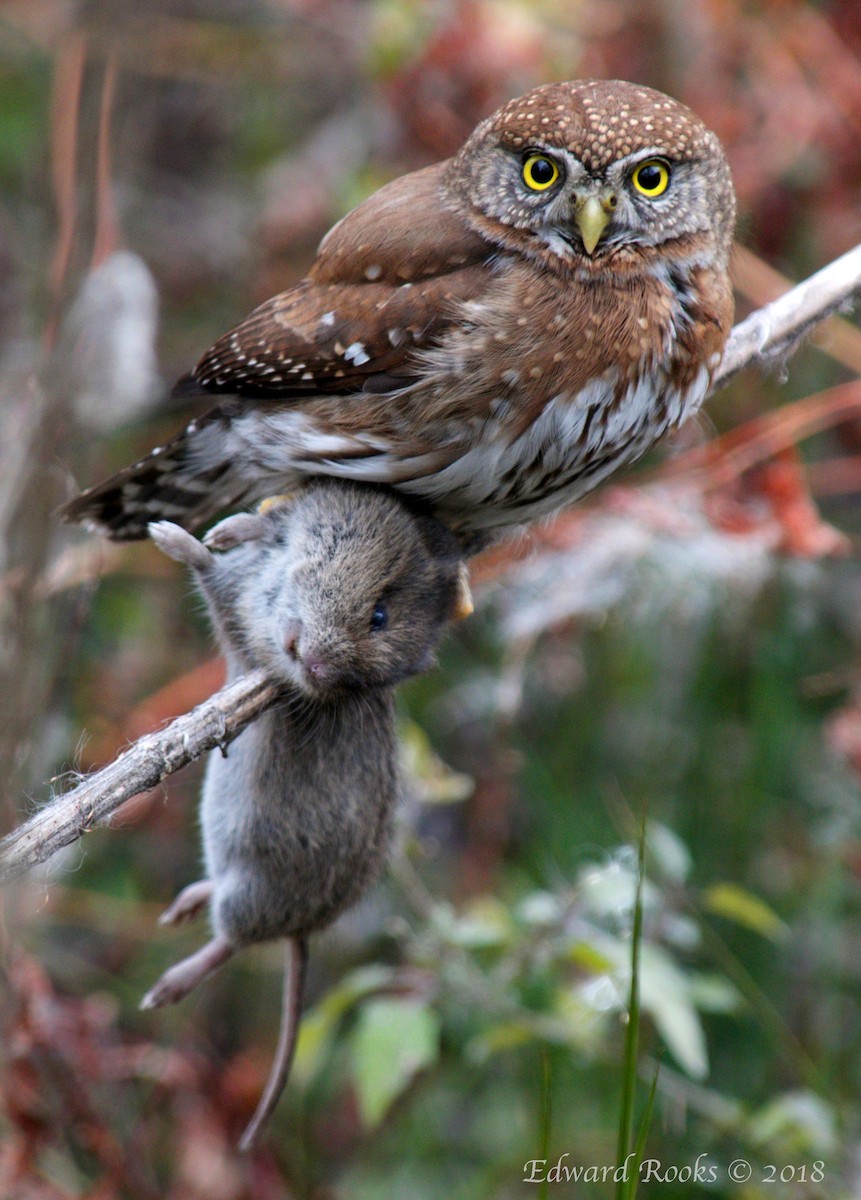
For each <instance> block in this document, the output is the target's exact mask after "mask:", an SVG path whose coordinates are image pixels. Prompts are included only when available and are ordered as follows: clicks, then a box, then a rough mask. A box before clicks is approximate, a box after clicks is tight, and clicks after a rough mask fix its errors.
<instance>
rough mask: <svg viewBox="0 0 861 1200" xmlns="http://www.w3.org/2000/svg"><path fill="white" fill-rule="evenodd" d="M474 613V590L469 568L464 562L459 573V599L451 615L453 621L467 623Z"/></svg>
mask: <svg viewBox="0 0 861 1200" xmlns="http://www.w3.org/2000/svg"><path fill="white" fill-rule="evenodd" d="M474 612H475V605H474V604H473V601H472V588H471V587H470V586H469V567H468V566H467V565H466V563H464V562H462V563H461V564H460V566H459V567H458V572H457V599H456V600H455V605H454V612H453V613H452V615H451V619H452V620H453V621H465V620H466V618H467V617H471V616H472V614H473V613H474Z"/></svg>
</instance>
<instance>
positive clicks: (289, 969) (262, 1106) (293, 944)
mask: <svg viewBox="0 0 861 1200" xmlns="http://www.w3.org/2000/svg"><path fill="white" fill-rule="evenodd" d="M307 968H308V941H307V939H306V938H303V937H291V938H288V939H287V961H286V963H285V966H284V1000H283V1008H282V1010H281V1031H280V1033H279V1034H278V1047H277V1049H276V1051H275V1059H274V1061H273V1063H272V1070H271V1072H270V1074H269V1079H268V1081H267V1083H266V1089H265V1091H264V1092H263V1095H262V1096H261V1098H260V1103H259V1104H258V1105H257V1111H256V1112H255V1114H254V1116H253V1117H252V1118H251V1121H250V1122H249V1124H248V1128H247V1129H246V1130H245V1132H244V1133H243V1135H242V1137H241V1139H240V1141H239V1149H240V1150H241V1151H243V1153H244V1152H245V1151H246V1150H251V1149H252V1148H253V1146H254V1145H255V1143H256V1141H257V1137H258V1135H259V1133H260V1131H261V1130H262V1129H263V1127H264V1125H265V1124H266V1122H267V1121H268V1120H269V1117H270V1116H271V1115H272V1110H273V1109H274V1108H275V1105H276V1104H277V1103H278V1097H279V1096H280V1095H281V1093H282V1092H283V1091H284V1085H285V1084H286V1083H287V1077H288V1075H289V1074H290V1067H291V1064H292V1062H293V1052H294V1051H295V1049H296V1035H297V1034H298V1032H299V1021H300V1018H301V1016H302V996H303V993H304V991H305V974H306V971H307Z"/></svg>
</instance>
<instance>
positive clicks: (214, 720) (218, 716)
mask: <svg viewBox="0 0 861 1200" xmlns="http://www.w3.org/2000/svg"><path fill="white" fill-rule="evenodd" d="M858 292H861V246H856V247H854V248H853V249H852V250H849V251H848V252H847V253H846V254H844V255H842V257H840V258H838V259H835V261H834V262H832V263H829V264H828V266H826V267H823V268H822V269H821V270H820V271H817V273H816V274H815V275H812V276H811V277H810V278H809V279H807V280H805V281H804V282H802V283H799V284H797V285H796V286H795V287H794V288H791V289H790V290H789V291H788V292H786V293H785V295H783V296H781V297H780V298H779V299H777V300H775V301H773V302H772V303H771V304H768V305H766V306H765V307H764V308H761V309H758V310H757V311H756V312H753V313H751V315H750V316H749V317H747V318H746V319H745V320H744V321H742V322H740V324H738V325H737V326H736V327H735V328H734V329H733V331H732V334H731V335H730V337H729V340H728V342H727V347H726V351H725V354H724V358H723V363H722V365H721V367H720V368H719V370H718V372H717V374H716V377H715V384H716V386H720V385H722V384H724V383H725V382H726V381H727V380H728V379H729V378H730V377H731V376H733V375H735V374H736V373H737V372H739V371H741V370H743V369H744V368H745V367H748V366H757V365H769V364H770V362H771V360H772V356H773V354H774V353H775V352H777V351H778V349H779V348H781V347H786V346H787V345H788V346H789V347H790V351H789V352H790V353H791V352H792V351H794V350H795V349H796V348H797V346H798V341H799V339H800V338H801V337H802V336H803V335H804V334H805V333H807V332H809V331H810V329H812V328H813V327H814V326H815V325H817V324H818V323H819V322H821V321H824V320H825V319H826V318H827V317H829V316H831V315H832V314H833V313H835V312H836V311H837V310H838V309H840V308H841V307H842V306H843V305H845V304H846V303H847V302H849V301H851V299H852V297H853V296H854V295H855V294H856V293H858ZM765 325H767V327H768V328H770V329H771V330H772V335H771V337H772V340H771V341H766V342H763V340H762V338H761V337H760V336H759V330H761V329H762V328H763V327H764V326H765ZM252 519H253V517H252ZM278 696H279V691H278V688H277V686H276V685H275V684H273V683H272V682H271V681H270V680H269V679H267V677H266V676H265V674H264V673H263V672H260V671H257V672H253V673H252V674H250V675H247V676H245V677H244V678H243V679H240V680H238V681H237V682H236V683H235V684H231V685H230V686H228V687H225V688H223V689H222V690H221V691H220V692H217V693H216V694H215V695H214V696H212V697H211V698H210V699H209V700H208V701H206V703H205V704H201V705H199V706H198V707H197V708H196V709H194V710H193V711H192V712H190V713H186V714H184V715H183V716H182V717H178V718H177V719H176V720H175V721H173V722H171V723H170V724H169V725H167V726H165V728H164V729H161V730H159V731H157V732H156V733H152V734H148V735H147V736H146V737H143V738H141V739H139V740H138V741H137V742H134V743H133V744H132V745H131V746H129V748H128V749H127V750H126V751H124V753H123V754H122V755H121V756H120V757H119V758H118V759H116V761H115V762H113V763H111V764H110V765H109V766H107V767H105V768H103V769H102V770H101V771H97V772H95V773H94V774H93V775H90V776H89V777H88V778H86V779H84V780H83V781H82V782H81V783H80V784H78V786H77V787H76V788H74V789H73V790H72V791H70V792H67V793H66V794H65V795H63V796H59V797H58V798H57V799H55V800H54V801H53V802H52V803H50V804H48V805H46V807H45V808H43V809H42V810H41V811H40V812H37V813H36V814H35V815H34V816H32V817H31V818H30V819H29V820H28V821H26V822H25V823H24V824H23V825H21V826H19V828H18V829H16V830H13V832H12V833H10V834H7V836H6V837H5V838H3V839H2V841H0V884H2V883H6V882H8V881H9V880H11V879H14V878H15V877H16V876H18V875H21V874H23V873H24V872H25V871H27V870H29V869H30V868H31V867H33V866H36V865H37V864H38V863H43V862H47V860H48V859H49V858H51V856H52V855H53V854H55V853H56V852H57V851H58V850H59V849H61V848H62V847H63V846H68V845H71V844H72V843H73V842H76V841H77V840H78V839H79V838H80V837H81V836H82V835H83V833H84V832H85V831H86V830H87V829H89V828H92V827H93V826H98V825H103V824H105V823H107V821H108V820H109V818H110V815H111V813H113V812H114V811H115V810H116V809H118V808H119V807H120V805H121V804H123V803H125V801H126V800H129V799H131V798H132V797H133V796H136V795H138V794H139V793H141V792H143V791H147V790H148V789H149V788H153V787H156V786H157V785H158V784H159V783H160V782H161V780H163V779H164V778H165V777H166V776H167V775H170V774H171V773H172V772H174V771H178V770H179V769H180V767H183V766H185V765H186V764H187V763H189V762H192V761H193V760H194V759H196V758H199V757H200V755H201V754H204V753H205V752H206V751H207V750H209V749H211V748H212V747H213V746H215V745H219V744H223V745H225V746H226V745H228V744H229V743H230V742H231V741H232V740H233V739H234V738H235V737H236V736H237V734H238V733H239V732H240V731H241V730H242V729H243V728H244V727H245V726H246V725H247V724H249V723H250V722H251V721H254V720H256V718H257V717H258V716H260V714H261V713H262V712H264V711H265V710H266V709H267V708H268V707H270V706H271V705H272V704H274V703H275V702H276V701H277V699H278Z"/></svg>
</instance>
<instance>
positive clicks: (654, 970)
mask: <svg viewBox="0 0 861 1200" xmlns="http://www.w3.org/2000/svg"><path fill="white" fill-rule="evenodd" d="M640 1003H641V1005H642V1007H643V1008H644V1009H645V1010H646V1011H647V1012H648V1013H649V1015H650V1016H651V1018H652V1020H653V1021H654V1022H655V1025H656V1027H657V1029H658V1032H659V1033H660V1034H661V1037H662V1038H663V1039H664V1041H665V1042H666V1044H667V1046H668V1047H669V1048H670V1050H671V1052H672V1055H673V1057H674V1058H675V1060H676V1062H678V1064H679V1065H680V1066H681V1067H683V1068H684V1070H685V1071H687V1073H688V1074H689V1075H690V1076H691V1077H692V1078H694V1079H702V1078H704V1076H706V1075H707V1074H708V1054H707V1052H706V1040H705V1034H704V1033H703V1027H702V1025H701V1024H700V1019H699V1016H698V1014H697V1011H696V1009H695V1008H694V1002H693V988H692V983H691V980H690V978H689V977H688V976H686V975H685V974H683V972H682V971H680V970H679V968H678V967H677V966H676V965H675V963H674V962H673V961H672V959H671V958H670V957H669V955H668V954H667V953H666V951H664V950H663V949H662V948H661V947H659V946H644V947H643V951H642V958H641V963H640Z"/></svg>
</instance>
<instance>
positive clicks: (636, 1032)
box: [616, 817, 646, 1200]
mask: <svg viewBox="0 0 861 1200" xmlns="http://www.w3.org/2000/svg"><path fill="white" fill-rule="evenodd" d="M645 859H646V821H645V817H644V818H643V824H642V827H641V829H640V844H639V848H638V851H637V890H636V892H635V895H634V928H633V933H632V937H631V988H630V992H629V993H628V1027H627V1029H626V1030H625V1051H624V1056H623V1061H622V1107H621V1111H620V1113H619V1139H618V1144H617V1149H616V1162H617V1163H619V1164H621V1163H623V1162H624V1161H625V1159H626V1158H627V1157H628V1154H629V1153H630V1151H631V1141H632V1134H633V1128H634V1096H635V1094H636V1090H637V1050H638V1047H639V1041H640V945H641V942H642V940H643V875H644V873H645ZM626 1191H627V1185H626V1184H625V1182H624V1180H619V1182H618V1183H617V1184H616V1200H625V1197H626Z"/></svg>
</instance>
